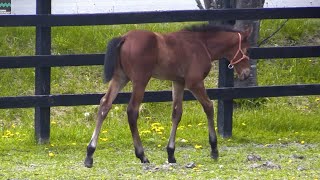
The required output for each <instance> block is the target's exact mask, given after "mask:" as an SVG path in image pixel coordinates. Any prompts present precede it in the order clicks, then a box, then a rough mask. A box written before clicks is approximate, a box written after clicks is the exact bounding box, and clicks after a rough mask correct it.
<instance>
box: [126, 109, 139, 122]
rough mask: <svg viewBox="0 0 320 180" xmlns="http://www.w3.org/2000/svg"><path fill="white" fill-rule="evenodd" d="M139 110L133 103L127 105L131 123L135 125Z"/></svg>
mask: <svg viewBox="0 0 320 180" xmlns="http://www.w3.org/2000/svg"><path fill="white" fill-rule="evenodd" d="M138 113H139V110H138V109H137V108H135V107H133V106H132V105H128V107H127V115H128V121H129V125H130V126H131V125H134V124H135V123H136V121H137V118H138Z"/></svg>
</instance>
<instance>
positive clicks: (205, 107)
mask: <svg viewBox="0 0 320 180" xmlns="http://www.w3.org/2000/svg"><path fill="white" fill-rule="evenodd" d="M202 107H203V110H204V111H205V112H206V113H209V112H213V102H212V101H208V102H206V103H204V104H203V105H202Z"/></svg>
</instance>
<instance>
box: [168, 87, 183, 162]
mask: <svg viewBox="0 0 320 180" xmlns="http://www.w3.org/2000/svg"><path fill="white" fill-rule="evenodd" d="M183 92H184V84H183V83H178V82H173V83H172V101H173V104H172V127H171V133H170V138H169V142H168V145H167V152H168V162H169V163H176V158H175V157H174V151H175V139H176V132H177V128H178V124H179V122H180V120H181V116H182V100H183Z"/></svg>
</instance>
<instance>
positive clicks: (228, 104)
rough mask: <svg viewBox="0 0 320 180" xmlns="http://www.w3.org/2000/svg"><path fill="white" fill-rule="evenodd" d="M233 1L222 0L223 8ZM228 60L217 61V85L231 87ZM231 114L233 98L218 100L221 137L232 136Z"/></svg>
mask: <svg viewBox="0 0 320 180" xmlns="http://www.w3.org/2000/svg"><path fill="white" fill-rule="evenodd" d="M234 5H235V2H233V1H232V2H231V0H224V5H223V6H224V8H232V7H233V6H234ZM234 23H235V21H224V22H223V24H228V25H234ZM228 65H229V61H228V60H227V59H225V58H223V59H221V60H220V61H219V81H218V87H219V88H220V87H233V86H234V77H233V69H229V68H228ZM232 115H233V100H232V99H226V100H218V116H217V123H218V133H219V134H220V135H221V136H222V137H223V138H228V137H231V136H232Z"/></svg>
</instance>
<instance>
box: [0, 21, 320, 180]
mask: <svg viewBox="0 0 320 180" xmlns="http://www.w3.org/2000/svg"><path fill="white" fill-rule="evenodd" d="M282 22H283V20H277V21H275V20H273V21H263V22H262V24H261V27H262V29H261V39H264V38H265V37H267V36H268V35H269V34H271V33H272V32H273V31H274V30H275V29H276V28H277V27H278V26H279V25H280V24H281V23H282ZM188 24H190V23H162V24H145V25H121V26H94V27H57V28H52V53H53V54H80V53H81V54H83V53H103V52H104V51H105V46H106V43H107V41H108V40H109V39H111V38H112V37H114V36H119V35H121V34H124V33H125V32H127V31H128V30H131V29H149V30H152V31H157V32H171V31H176V30H178V29H181V28H182V27H184V26H185V25H188ZM319 29H320V21H319V20H290V21H289V22H288V23H287V25H286V26H285V27H284V28H283V29H282V30H281V31H280V32H279V33H278V34H277V35H276V36H275V37H273V38H272V39H271V40H270V41H269V42H268V44H267V45H266V46H278V45H279V46H280V45H319V43H320V32H319ZM34 36H35V29H34V28H25V27H23V28H0V42H2V43H0V55H1V56H17V55H33V54H34V46H35V45H34V43H35V38H34ZM319 60H320V59H319V58H306V59H286V60H262V61H259V63H258V82H259V85H282V84H304V83H319V81H320V62H319ZM214 65H215V67H213V69H212V71H211V73H210V75H209V77H207V79H206V85H207V87H210V88H213V87H216V86H217V68H216V64H214ZM51 79H52V82H51V88H52V89H51V92H52V93H53V94H70V93H95V92H99V93H100V92H105V91H106V87H107V85H105V84H103V83H102V67H101V66H90V67H89V66H88V67H59V68H52V75H51ZM170 88H171V83H170V82H167V81H158V80H152V81H151V82H150V84H149V85H148V88H147V89H148V90H163V89H170ZM130 90H131V86H130V85H128V86H127V87H126V88H125V90H124V91H130ZM33 93H34V69H32V68H26V69H10V70H9V69H0V96H16V95H32V94H33ZM235 101H236V103H237V108H236V109H235V112H234V120H233V127H234V130H233V137H232V138H230V139H222V138H219V139H218V144H219V150H220V159H219V161H217V162H216V161H213V160H212V159H210V156H209V154H210V153H209V144H208V140H207V136H208V135H207V126H206V120H205V115H204V113H203V111H202V108H201V107H200V105H199V103H197V102H195V101H192V102H185V103H184V114H183V117H182V121H181V124H180V127H179V131H178V134H177V149H176V156H177V161H178V163H177V164H175V165H170V164H167V163H166V157H167V155H166V151H165V146H166V143H167V139H168V137H169V132H170V127H171V120H170V115H171V103H147V104H143V105H142V106H141V108H140V119H139V129H140V133H141V136H142V141H143V144H144V147H145V149H146V154H147V156H148V158H149V160H150V161H151V164H149V165H141V164H140V163H139V161H138V159H136V158H135V156H134V150H133V145H132V141H131V135H130V130H129V127H128V125H127V120H126V111H125V109H126V105H114V108H113V109H112V111H111V112H110V114H109V116H108V118H107V120H106V121H105V124H104V126H103V131H102V134H101V136H100V139H99V144H98V148H97V151H96V153H95V156H94V161H95V162H94V167H93V168H92V169H87V168H85V167H84V166H83V160H84V157H85V153H86V152H85V150H86V145H87V143H88V142H89V140H90V137H91V133H92V132H93V129H94V125H95V114H96V111H97V106H78V107H53V108H52V109H51V141H50V144H46V145H37V144H36V143H35V141H34V123H33V119H34V110H33V109H1V110H0V162H1V163H0V179H163V178H169V179H319V178H320V170H319V169H320V150H319V148H320V147H319V146H320V133H319V132H320V121H319V117H320V96H305V97H281V98H259V99H246V100H235ZM155 123H157V124H158V123H159V125H158V126H159V127H163V128H160V129H163V130H161V131H155V130H153V129H152V127H153V126H154V124H155ZM255 157H256V158H255ZM259 157H261V158H259ZM189 166H190V167H189Z"/></svg>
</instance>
